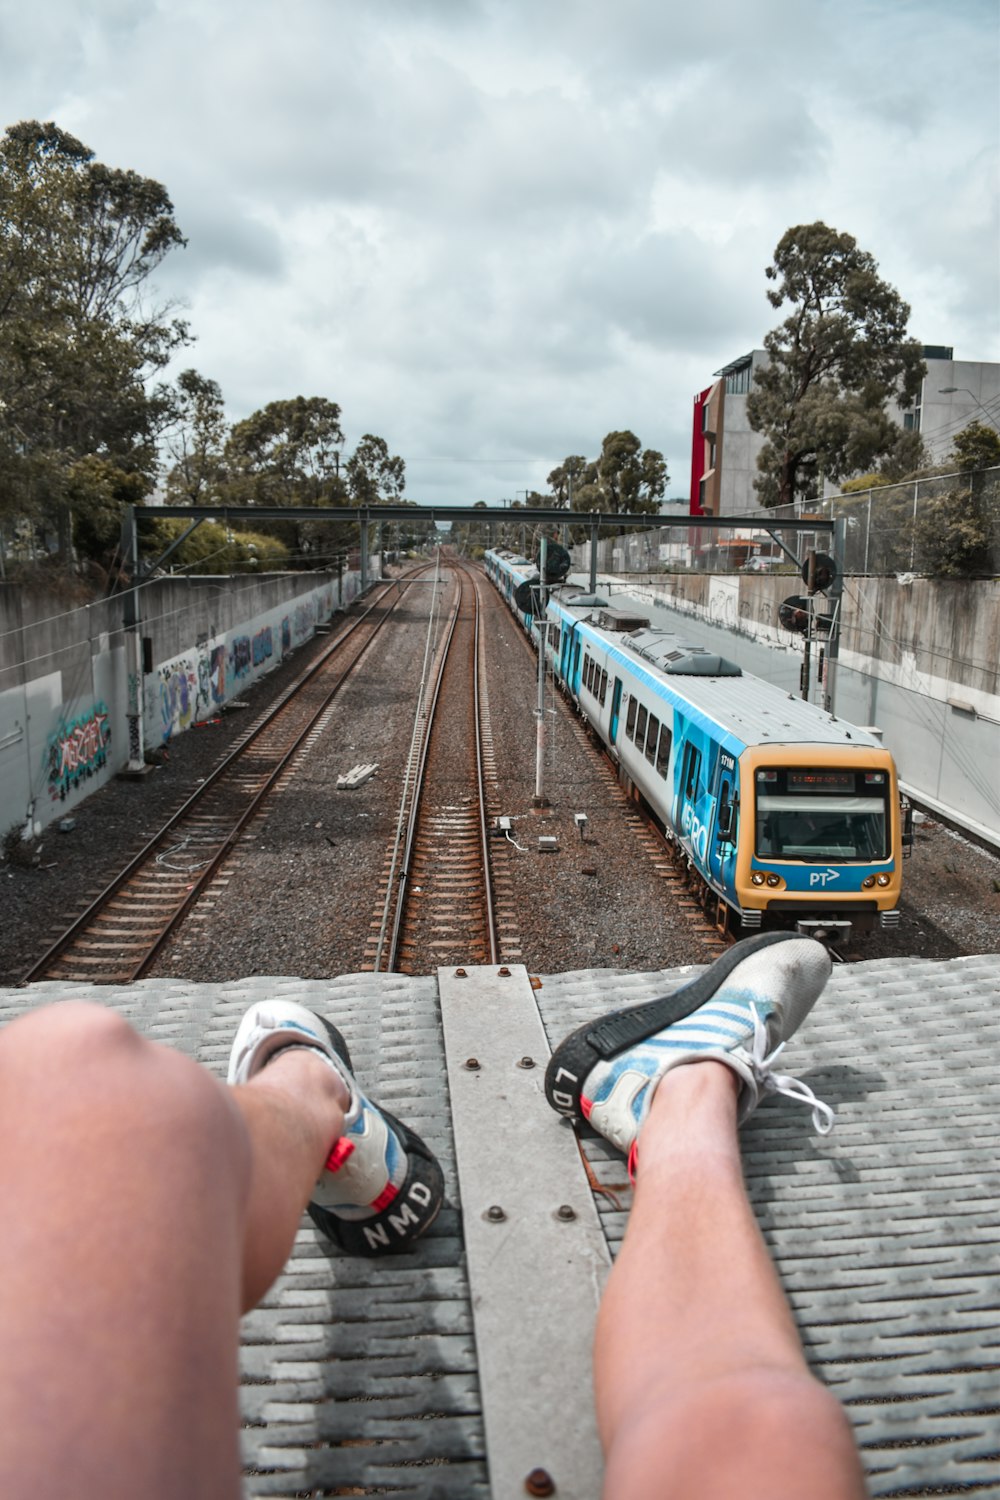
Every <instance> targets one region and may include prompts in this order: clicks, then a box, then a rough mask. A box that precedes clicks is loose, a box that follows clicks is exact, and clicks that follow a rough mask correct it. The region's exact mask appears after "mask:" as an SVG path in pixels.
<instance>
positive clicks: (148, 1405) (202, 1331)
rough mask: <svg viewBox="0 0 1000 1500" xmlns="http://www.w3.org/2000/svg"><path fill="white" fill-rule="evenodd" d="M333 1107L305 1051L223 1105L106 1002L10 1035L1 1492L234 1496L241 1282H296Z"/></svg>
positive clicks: (0, 1174) (2, 1193)
mask: <svg viewBox="0 0 1000 1500" xmlns="http://www.w3.org/2000/svg"><path fill="white" fill-rule="evenodd" d="M282 1074H284V1077H285V1084H284V1085H283V1084H282V1083H281V1075H282ZM286 1085H287V1087H286ZM293 1086H294V1088H295V1090H296V1092H295V1096H294V1099H293V1097H292V1095H291V1094H290V1093H289V1092H288V1091H287V1088H288V1087H293ZM241 1094H242V1095H243V1096H244V1098H242V1099H241V1098H240V1095H241ZM336 1095H337V1088H336V1079H335V1078H334V1075H333V1074H332V1073H331V1072H330V1071H329V1069H327V1068H325V1067H324V1065H323V1064H322V1063H321V1062H320V1061H319V1059H318V1058H316V1057H314V1056H310V1055H309V1054H307V1053H304V1052H302V1053H301V1055H300V1059H299V1060H298V1061H293V1060H289V1061H287V1062H283V1063H282V1064H281V1065H280V1067H279V1066H277V1065H276V1066H275V1068H274V1070H273V1075H272V1077H271V1078H263V1077H262V1079H261V1081H260V1083H259V1084H257V1085H252V1086H251V1087H249V1088H247V1089H245V1090H240V1091H236V1090H227V1089H226V1088H225V1087H224V1086H223V1085H222V1084H220V1083H219V1082H218V1081H217V1080H216V1079H215V1078H213V1077H212V1076H211V1074H209V1073H208V1072H206V1070H205V1069H203V1068H200V1067H198V1065H197V1064H195V1063H193V1062H191V1061H190V1060H189V1059H187V1058H185V1057H183V1056H181V1055H180V1054H179V1053H176V1052H173V1051H172V1050H170V1049H169V1048H166V1047H160V1046H157V1045H155V1044H153V1043H150V1042H148V1041H145V1040H144V1039H143V1038H142V1037H140V1036H139V1035H137V1033H136V1032H134V1031H133V1030H132V1029H131V1028H130V1027H129V1026H127V1025H126V1024H125V1022H124V1021H122V1020H121V1019H120V1018H119V1017H118V1016H116V1015H115V1014H114V1012H112V1011H109V1010H105V1009H103V1008H100V1007H97V1006H81V1005H75V1004H66V1005H60V1006H55V1007H52V1008H49V1009H46V1010H43V1011H38V1012H35V1013H33V1014H31V1015H29V1016H26V1017H24V1018H22V1019H21V1020H18V1021H15V1022H13V1023H12V1024H11V1025H9V1026H8V1027H6V1028H5V1029H4V1032H3V1033H2V1035H0V1147H2V1155H0V1182H2V1189H0V1202H2V1204H3V1229H2V1232H0V1341H2V1347H3V1358H2V1360H0V1422H2V1435H0V1494H3V1495H10V1496H11V1497H19V1496H22V1495H24V1496H28V1495H30V1496H32V1500H47V1497H49V1496H56V1495H62V1494H65V1493H66V1492H67V1490H71V1491H72V1492H73V1493H74V1494H75V1495H78V1496H80V1497H88V1500H89V1497H91V1496H94V1497H96V1496H101V1497H102V1500H105V1497H109V1496H117V1495H123V1496H124V1495H146V1496H150V1495H154V1496H155V1495H164V1496H166V1495H171V1496H178V1497H179V1496H182V1495H183V1496H185V1497H197V1496H201V1495H204V1496H206V1497H208V1496H212V1497H220V1496H225V1495H236V1494H238V1493H239V1484H240V1465H239V1453H238V1443H237V1435H238V1427H239V1420H238V1410H237V1383H238V1371H237V1350H238V1327H239V1318H240V1313H241V1310H242V1308H243V1307H244V1306H245V1305H247V1304H246V1302H245V1300H244V1280H245V1278H246V1279H247V1280H248V1281H249V1283H250V1285H249V1288H248V1290H249V1292H250V1295H251V1296H253V1295H257V1294H259V1292H260V1291H261V1290H263V1287H264V1285H265V1284H266V1282H267V1280H268V1279H270V1278H273V1277H274V1276H275V1275H277V1273H278V1271H279V1270H280V1269H281V1266H282V1264H283V1262H284V1259H285V1256H286V1255H287V1253H288V1250H289V1248H290V1246H291V1243H292V1239H293V1237H294V1234H295V1229H296V1227H297V1225H298V1223H299V1221H300V1218H301V1215H302V1210H303V1208H304V1206H305V1203H306V1200H307V1199H308V1196H309V1192H310V1189H311V1187H312V1185H313V1183H314V1182H315V1180H316V1177H317V1176H318V1175H319V1172H320V1170H321V1168H322V1163H323V1159H324V1156H325V1153H326V1151H327V1150H328V1149H329V1143H330V1140H331V1139H332V1137H333V1136H334V1135H336V1133H337V1132H338V1130H339V1122H340V1120H341V1118H342V1115H341V1111H340V1107H339V1105H338V1103H337V1098H336ZM247 1247H249V1248H247ZM245 1259H246V1271H244V1261H245Z"/></svg>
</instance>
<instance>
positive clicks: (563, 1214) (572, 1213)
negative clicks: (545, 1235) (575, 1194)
mask: <svg viewBox="0 0 1000 1500" xmlns="http://www.w3.org/2000/svg"><path fill="white" fill-rule="evenodd" d="M556 1218H557V1219H565V1220H566V1221H567V1222H568V1221H569V1220H570V1219H575V1218H576V1209H575V1208H574V1207H573V1206H572V1204H570V1203H560V1205H559V1207H558V1208H557V1209H556Z"/></svg>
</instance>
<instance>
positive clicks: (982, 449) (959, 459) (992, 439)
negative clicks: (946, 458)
mask: <svg viewBox="0 0 1000 1500" xmlns="http://www.w3.org/2000/svg"><path fill="white" fill-rule="evenodd" d="M952 452H953V453H954V458H955V463H956V465H957V467H958V468H959V469H962V470H971V469H993V468H996V467H997V465H1000V432H997V431H996V429H995V428H993V427H987V426H985V425H984V424H983V423H982V422H970V423H969V425H968V427H965V428H963V430H962V431H961V432H960V433H959V434H958V436H957V437H956V438H955V441H954V443H953V444H952Z"/></svg>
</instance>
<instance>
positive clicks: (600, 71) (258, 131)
mask: <svg viewBox="0 0 1000 1500" xmlns="http://www.w3.org/2000/svg"><path fill="white" fill-rule="evenodd" d="M998 15H1000V10H998V3H997V0H934V3H932V4H931V3H927V4H925V3H924V0H715V3H713V4H704V5H691V4H683V5H681V4H679V3H672V0H617V3H616V4H614V5H612V4H610V3H608V0H600V3H599V0H281V3H278V0H270V3H263V0H239V3H236V0H88V3H87V4H86V5H85V6H84V5H80V4H78V3H76V0H46V3H45V4H33V5H30V6H29V5H25V4H24V3H23V0H0V99H2V101H3V113H4V116H5V118H4V119H3V120H2V121H0V124H2V125H6V124H10V123H13V122H14V121H16V120H19V119H26V118H34V119H39V120H55V121H56V122H57V123H58V124H59V125H61V126H62V127H64V128H65V129H67V130H70V131H72V132H73V133H74V134H76V135H77V136H79V137H80V139H81V140H83V141H85V142H86V144H87V145H88V146H90V147H91V148H92V149H93V150H94V151H95V152H96V154H97V156H98V158H99V159H101V160H103V161H105V162H107V163H109V164H110V165H114V166H120V167H130V168H133V169H135V170H136V171H138V172H140V173H142V174H143V175H145V176H150V177H155V178H157V179H159V180H160V181H161V182H163V183H164V184H165V185H166V187H167V189H168V191H169V193H170V195H171V198H172V199H173V202H174V206H175V209H176V216H177V221H178V223H179V225H180V227H181V229H182V231H183V232H184V234H185V235H186V236H187V237H188V240H189V244H188V247H187V248H186V249H185V250H183V251H177V252H174V253H173V254H172V256H171V257H170V259H169V261H168V262H167V263H166V264H165V266H164V268H163V271H162V273H161V284H162V288H163V291H164V293H165V294H169V296H170V297H172V298H175V299H177V300H178V301H180V302H181V303H182V304H183V307H184V310H185V315H186V316H187V317H188V318H189V319H190V322H191V326H192V331H193V332H194V334H195V335H196V339H197V342H196V343H195V344H194V345H193V346H192V347H191V348H190V349H189V350H188V351H187V352H186V354H185V356H184V358H183V360H182V362H181V365H180V366H178V368H180V367H182V366H183V365H194V366H195V367H197V368H198V369H199V370H200V371H201V372H202V373H203V374H205V375H208V376H211V377H212V378H213V379H215V380H217V381H218V382H219V384H220V385H221V387H222V390H223V394H224V396H225V398H226V403H227V409H228V412H229V415H230V417H231V418H233V419H238V418H240V417H243V416H246V415H247V414H248V413H249V412H251V411H253V410H255V409H256V408H258V407H261V406H263V405H265V404H266V403H267V402H268V401H273V400H277V399H280V398H283V397H288V396H294V395H304V396H311V395H322V396H326V397H329V398H331V399H333V400H335V401H337V402H338V403H339V404H340V406H341V408H342V412H343V425H344V430H345V435H346V438H347V444H348V447H349V448H350V447H352V446H353V445H354V443H356V442H357V440H358V439H359V438H360V437H361V435H362V434H363V433H365V432H374V433H378V434H380V435H381V436H383V437H384V438H385V439H386V440H387V442H388V443H389V446H390V448H391V450H392V451H393V452H396V453H399V454H401V455H402V457H403V458H404V459H405V461H406V465H407V494H408V495H409V497H410V498H411V499H414V500H418V501H423V502H431V501H434V502H445V503H447V502H452V503H470V502H472V501H475V500H486V501H487V502H489V503H490V504H494V503H499V502H500V501H501V500H502V499H505V498H506V499H508V500H511V499H514V498H515V497H516V496H517V495H518V494H521V495H523V492H524V491H525V490H526V489H528V488H529V487H531V488H538V489H544V488H545V478H546V475H547V474H548V473H549V471H550V470H551V469H552V468H553V467H554V466H555V465H556V464H557V463H559V462H560V461H561V460H562V459H563V458H564V457H565V456H566V455H567V454H569V453H582V454H585V455H586V456H588V457H592V456H594V455H595V454H596V453H597V452H598V450H599V448H600V443H601V439H602V438H603V436H604V434H605V433H606V432H608V431H611V430H613V429H618V428H624V427H628V428H631V429H632V430H633V431H634V432H636V433H637V434H638V435H639V437H640V439H641V440H642V442H643V443H644V444H645V445H647V446H650V447H654V448H659V449H661V450H662V451H663V453H664V455H665V457H666V459H667V462H668V466H669V469H670V474H671V483H670V485H669V487H668V493H669V494H671V495H682V494H686V493H687V490H688V473H689V463H690V421H691V399H692V396H693V394H694V392H695V391H697V390H699V389H701V388H703V387H704V386H705V385H707V384H708V383H709V382H710V380H711V377H712V375H713V373H714V372H715V371H717V370H718V369H719V368H720V366H722V365H724V364H726V363H727V362H729V361H730V360H732V359H734V358H736V357H738V356H739V355H741V354H745V353H747V352H749V350H750V349H752V348H754V347H755V346H759V345H760V343H761V341H762V339H763V336H764V334H765V333H766V332H767V330H768V328H769V327H771V326H772V325H773V323H774V322H775V321H776V318H777V316H778V315H777V314H775V312H774V311H773V309H772V308H771V307H770V306H769V304H768V303H767V300H766V296H765V288H766V286H767V283H766V281H765V277H764V268H765V266H766V265H767V264H768V262H769V260H770V258H771V254H772V251H773V249H774V246H775V245H776V244H777V242H778V240H779V239H780V237H781V235H782V234H783V233H784V231H785V230H786V229H787V228H788V227H789V226H790V225H794V224H802V223H811V222H812V221H814V220H816V219H823V220H825V221H826V222H827V223H828V224H831V225H833V226H834V227H836V228H837V229H839V230H845V231H848V232H849V233H851V234H853V235H854V236H855V238H856V239H857V240H858V242H859V244H860V245H861V246H862V247H863V248H865V249H866V250H869V251H870V252H871V253H872V254H873V255H874V256H875V258H876V260H877V261H878V263H879V266H880V268H881V271H882V274H883V275H884V276H885V277H886V278H887V279H888V280H889V281H890V282H892V284H893V285H894V286H896V287H897V289H898V290H899V292H900V293H901V294H902V296H903V297H904V298H905V300H906V301H907V302H909V304H910V306H911V308H912V315H911V319H910V331H911V333H912V334H913V335H914V336H915V337H917V338H918V339H920V340H921V342H923V343H928V344H951V345H953V346H954V348H955V355H956V358H960V359H971V360H1000V306H998V302H1000V297H998V279H1000V274H998V209H997V178H998V165H997V158H998V136H1000V109H998V94H1000V88H998V75H1000V47H998V33H1000V24H998Z"/></svg>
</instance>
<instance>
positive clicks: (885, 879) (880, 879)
mask: <svg viewBox="0 0 1000 1500" xmlns="http://www.w3.org/2000/svg"><path fill="white" fill-rule="evenodd" d="M875 884H876V885H891V884H892V876H891V875H890V874H889V872H888V871H887V870H883V872H882V874H881V875H876V877H875Z"/></svg>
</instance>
